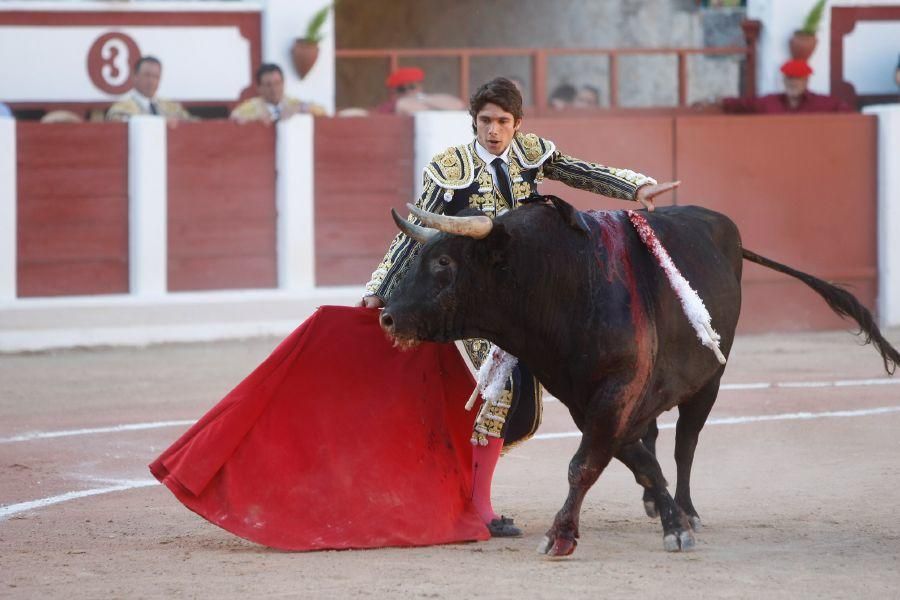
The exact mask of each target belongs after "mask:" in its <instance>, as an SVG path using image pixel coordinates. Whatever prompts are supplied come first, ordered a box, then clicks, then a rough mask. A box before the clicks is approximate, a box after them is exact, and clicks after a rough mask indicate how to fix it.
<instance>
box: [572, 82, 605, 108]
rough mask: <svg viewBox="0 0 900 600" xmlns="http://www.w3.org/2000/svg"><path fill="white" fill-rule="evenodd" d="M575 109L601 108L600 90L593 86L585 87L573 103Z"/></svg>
mask: <svg viewBox="0 0 900 600" xmlns="http://www.w3.org/2000/svg"><path fill="white" fill-rule="evenodd" d="M572 105H573V106H574V107H575V108H597V107H599V106H600V90H598V89H597V88H595V87H594V86H592V85H583V86H581V87H580V88H579V89H578V93H577V94H575V100H574V101H573V102H572Z"/></svg>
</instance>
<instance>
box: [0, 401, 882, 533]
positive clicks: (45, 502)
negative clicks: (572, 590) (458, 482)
mask: <svg viewBox="0 0 900 600" xmlns="http://www.w3.org/2000/svg"><path fill="white" fill-rule="evenodd" d="M896 412H900V406H883V407H880V408H869V409H862V410H834V411H828V412H819V413H811V412H799V413H783V414H778V415H750V416H746V417H720V418H716V419H709V420H708V421H707V422H706V424H707V425H740V424H744V423H758V422H760V421H795V420H807V419H827V418H836V417H864V416H869V415H881V414H885V413H896ZM673 427H675V424H674V423H662V424H660V425H659V428H660V429H672V428H673ZM575 437H581V432H580V431H563V432H559V433H540V434H538V435H536V436H534V438H532V439H535V440H558V439H563V438H575ZM151 485H156V481H155V480H153V479H138V480H126V481H120V482H119V483H118V485H114V486H110V487H104V488H96V489H92V490H81V491H78V492H68V493H65V494H60V495H59V496H51V497H49V498H41V499H39V500H32V501H30V502H20V503H19V504H10V505H9V506H0V521H3V520H5V519H8V518H9V517H11V516H13V515H15V514H18V513H21V512H25V511H29V510H34V509H36V508H42V507H44V506H50V505H51V504H59V503H60V502H67V501H69V500H77V499H78V498H85V497H87V496H96V495H99V494H109V493H112V492H121V491H125V490H131V489H135V488H141V487H148V486H151Z"/></svg>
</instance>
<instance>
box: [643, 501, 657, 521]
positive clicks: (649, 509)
mask: <svg viewBox="0 0 900 600" xmlns="http://www.w3.org/2000/svg"><path fill="white" fill-rule="evenodd" d="M644 511H645V512H646V513H647V516H648V517H650V518H651V519H655V518H657V517H658V516H659V511H658V510H656V502H654V501H653V500H644Z"/></svg>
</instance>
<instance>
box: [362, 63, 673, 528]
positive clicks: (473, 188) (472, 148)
mask: <svg viewBox="0 0 900 600" xmlns="http://www.w3.org/2000/svg"><path fill="white" fill-rule="evenodd" d="M469 114H470V115H472V121H473V122H472V128H473V130H474V132H475V139H473V140H472V141H471V142H469V143H468V144H463V145H461V146H454V147H452V148H448V149H447V150H445V151H444V152H442V153H441V154H438V155H437V156H435V157H434V158H433V159H432V161H431V163H430V164H429V165H428V166H427V167H425V189H424V191H423V192H422V196H421V197H420V198H419V200H418V201H417V202H416V204H417V205H418V206H419V208H422V209H424V210H426V211H428V212H432V213H439V214H447V215H455V214H456V213H458V212H460V211H462V210H464V209H467V208H476V209H478V210H480V211H481V212H483V213H484V214H486V215H487V216H489V217H491V218H494V217H496V216H498V215H501V214H503V213H504V212H506V211H508V210H514V209H516V208H518V207H519V206H520V205H521V203H522V202H523V201H525V200H526V199H527V198H529V197H530V196H532V195H536V194H537V184H538V183H540V182H541V181H542V180H543V179H544V177H548V178H550V179H554V180H557V181H561V182H562V183H565V184H566V185H569V186H571V187H574V188H578V189H582V190H588V191H591V192H595V193H597V194H601V195H603V196H608V197H610V198H618V199H621V200H633V201H636V202H640V203H641V204H642V205H644V206H645V207H646V208H647V209H648V210H653V199H654V198H655V197H656V196H658V195H660V194H662V193H665V192H668V191H670V190H672V189H673V188H675V187H676V186H677V185H678V183H677V182H672V183H663V184H657V183H656V180H655V179H652V178H650V177H647V176H645V175H641V174H640V173H636V172H634V171H631V170H628V169H617V168H614V167H606V166H603V165H599V164H595V163H590V162H587V161H583V160H580V159H577V158H573V157H571V156H566V155H565V154H562V153H561V152H559V151H558V150H557V149H556V145H555V144H554V143H553V142H551V141H550V140H546V139H543V138H540V137H538V136H537V135H535V134H533V133H528V134H526V133H522V132H520V131H519V128H520V126H521V124H522V114H523V112H522V94H521V93H520V92H519V91H518V89H517V88H516V86H515V84H514V83H513V82H512V81H510V80H509V79H506V78H504V77H498V78H496V79H494V80H492V81H489V82H488V83H486V84H484V85H483V86H481V88H479V89H478V91H477V92H475V95H474V96H472V99H471V102H470V104H469ZM418 248H419V243H418V242H417V241H415V240H413V239H412V238H409V237H408V236H406V235H405V234H404V233H400V234H398V235H397V237H395V238H394V241H393V242H392V243H391V245H390V247H389V248H388V251H387V254H385V257H384V259H383V260H382V261H381V263H380V264H379V265H378V267H377V268H376V269H375V272H374V273H372V279H371V281H369V283H368V284H367V285H366V291H367V293H366V295H365V296H364V297H363V299H362V301H361V302H360V305H361V306H367V307H370V308H378V307H381V306H384V301H385V300H386V299H387V298H389V297H390V295H391V294H392V293H393V292H394V290H395V289H396V286H397V283H398V282H399V281H400V280H401V279H402V278H403V276H404V275H405V274H406V272H407V271H408V269H409V266H410V262H411V260H412V258H413V257H414V256H415V255H416V254H417V253H418ZM485 301H486V302H489V301H490V299H489V298H486V299H485ZM463 345H464V346H465V348H466V353H467V354H468V355H469V358H470V359H471V361H472V363H473V365H474V366H475V368H476V369H477V368H479V367H480V366H481V364H482V362H484V360H485V359H486V358H487V355H488V352H489V351H490V344H489V343H488V342H487V341H486V340H464V341H463ZM540 418H541V388H540V383H539V382H538V381H537V380H536V379H535V378H534V376H533V375H532V374H531V373H530V371H529V370H528V368H527V366H526V365H523V364H521V363H519V365H518V366H517V367H516V369H515V370H514V371H513V375H512V376H511V377H510V379H509V382H508V383H507V386H506V389H505V390H504V392H503V393H502V394H501V397H500V402H499V403H498V407H491V409H490V410H488V411H487V412H486V413H485V414H484V415H483V416H482V417H480V418H479V419H478V420H477V421H476V422H475V428H474V432H473V434H472V442H473V444H475V447H474V450H473V454H472V460H473V478H474V481H473V486H472V487H473V492H472V503H473V504H474V506H475V508H476V510H477V511H478V513H479V515H480V516H481V518H482V520H483V521H484V522H485V524H486V525H487V526H488V529H489V530H490V532H491V535H493V536H495V537H510V536H518V535H521V533H522V532H521V530H520V529H519V528H518V527H516V526H515V524H514V523H513V520H512V519H509V518H507V517H504V516H500V515H497V513H495V512H494V509H493V507H492V505H491V479H492V477H493V473H494V467H495V466H496V464H497V459H498V458H499V457H500V450H501V449H502V447H503V446H504V444H505V445H506V446H511V445H513V444H516V443H519V442H522V441H524V440H526V439H528V438H530V437H531V436H532V435H533V434H534V432H535V430H536V429H537V427H538V425H539V424H540Z"/></svg>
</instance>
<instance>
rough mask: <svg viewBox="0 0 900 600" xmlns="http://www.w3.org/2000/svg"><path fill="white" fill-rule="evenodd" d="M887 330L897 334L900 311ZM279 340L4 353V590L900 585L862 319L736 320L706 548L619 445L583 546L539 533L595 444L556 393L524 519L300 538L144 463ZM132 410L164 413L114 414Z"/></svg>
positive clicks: (879, 379) (880, 593)
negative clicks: (251, 525) (332, 541)
mask: <svg viewBox="0 0 900 600" xmlns="http://www.w3.org/2000/svg"><path fill="white" fill-rule="evenodd" d="M888 337H889V338H890V339H891V340H892V341H893V342H894V344H895V345H898V344H900V330H896V329H895V330H893V331H891V332H890V334H889V336H888ZM276 342H277V340H274V339H263V340H252V341H245V342H228V343H217V344H198V345H177V346H174V345H173V346H156V347H151V348H147V349H101V350H75V351H65V352H54V353H46V354H31V355H13V356H0V381H2V387H0V597H4V598H5V597H10V598H36V597H41V598H66V599H67V600H75V599H78V598H148V597H157V598H171V597H200V598H205V597H227V598H237V597H245V598H246V597H250V598H263V597H265V598H269V597H281V596H285V597H302V598H347V597H371V598H384V597H396V598H419V597H421V598H479V597H484V598H491V599H496V598H516V599H517V600H521V599H523V598H585V597H591V598H605V597H612V596H613V595H615V596H616V597H623V598H628V597H639V598H661V597H666V598H670V599H671V598H791V599H796V598H853V597H855V598H889V597H897V594H898V590H900V517H898V515H897V512H896V508H897V507H898V506H900V375H898V376H897V377H896V378H894V379H888V378H887V377H886V375H885V373H884V371H883V370H882V363H881V359H880V357H879V356H878V355H877V354H876V353H875V352H874V350H873V349H871V348H869V347H860V346H859V345H858V343H857V341H856V340H855V339H854V338H853V337H851V335H850V334H847V333H843V332H833V333H818V334H802V335H779V336H754V337H742V338H739V340H738V342H737V345H736V346H735V351H734V353H733V354H732V357H731V361H730V363H731V364H730V365H729V368H728V370H727V371H726V376H725V383H726V387H725V389H724V390H723V391H722V392H721V393H720V396H719V401H718V404H717V405H716V408H715V409H714V410H713V413H712V416H711V422H710V424H709V425H708V426H707V428H706V429H705V430H704V433H703V435H702V436H701V440H700V445H699V448H698V451H697V458H696V462H695V467H694V477H693V491H694V493H693V497H694V502H695V504H696V505H697V508H698V510H699V512H700V514H701V516H702V517H703V521H704V528H703V530H702V531H700V532H699V533H698V534H697V540H698V544H697V548H696V550H694V551H692V552H687V553H683V554H669V553H666V552H664V551H663V549H662V535H661V528H660V525H659V522H658V521H656V520H651V519H649V518H648V517H646V516H645V515H644V511H643V507H642V504H641V501H640V498H641V491H640V490H639V488H638V487H637V485H636V484H635V483H634V480H633V478H632V477H631V474H630V473H628V472H627V471H626V469H625V468H624V467H623V466H622V465H620V464H619V463H614V464H612V465H611V466H610V468H609V469H607V471H606V472H605V473H604V475H603V476H602V477H601V479H600V481H599V482H598V484H597V485H596V486H595V487H594V488H593V489H592V490H591V492H590V494H589V495H588V498H587V500H586V502H585V508H584V511H583V513H582V518H581V535H582V537H581V541H580V544H579V546H578V549H577V550H576V553H575V555H574V556H572V557H571V558H569V559H565V560H548V559H546V558H544V557H542V556H539V555H538V554H536V553H535V548H536V547H537V545H538V542H539V540H540V539H541V538H542V537H543V535H544V532H545V530H546V529H547V527H549V525H550V523H551V520H552V518H553V515H554V514H555V513H556V511H557V510H558V508H559V507H560V505H561V503H562V501H563V498H564V497H565V494H566V489H567V485H566V466H567V464H568V461H569V458H570V457H571V455H572V453H573V452H574V450H575V447H576V445H577V438H576V437H573V436H569V437H552V436H551V437H549V438H548V437H542V436H547V434H553V433H565V432H573V431H574V429H575V428H574V426H573V424H572V422H571V419H570V418H569V416H568V413H567V411H566V409H565V407H563V406H562V405H561V404H560V403H559V402H548V403H547V404H546V406H545V419H544V424H543V426H542V427H541V430H540V432H539V436H538V438H536V439H534V440H532V441H530V442H529V443H527V444H525V445H524V446H522V447H520V448H518V449H517V450H515V451H513V452H512V453H511V454H510V455H509V456H507V457H506V458H504V459H502V460H501V463H500V466H499V468H498V474H497V477H496V480H495V506H496V507H497V508H498V510H502V511H503V512H504V513H505V514H507V515H512V516H514V517H515V519H516V522H517V523H519V524H521V525H522V526H523V527H524V529H525V537H524V538H521V539H513V540H508V539H507V540H491V541H488V542H483V543H476V544H457V545H450V546H442V547H430V548H416V549H386V550H369V551H349V552H318V553H283V552H277V551H272V550H269V549H266V548H263V547H260V546H257V545H254V544H252V543H249V542H245V541H243V540H241V539H238V538H235V537H233V536H231V535H230V534H228V533H226V532H224V531H222V530H219V529H218V528H216V527H214V526H212V525H210V524H208V523H207V522H206V521H203V520H202V519H200V518H199V517H197V516H196V515H194V514H193V513H191V512H189V511H188V510H187V509H185V508H184V507H183V506H182V505H181V504H180V503H179V502H178V501H177V500H176V499H175V498H174V497H173V496H172V495H171V494H170V493H169V492H168V491H167V490H166V489H164V488H163V487H162V486H160V485H156V484H155V482H154V481H152V480H151V478H150V474H149V472H148V471H147V469H146V465H147V463H149V462H150V461H151V460H152V459H153V458H154V457H155V456H156V455H157V454H158V453H159V452H160V451H161V450H162V449H164V448H165V447H167V446H168V445H169V444H170V443H171V442H172V441H174V440H175V439H176V438H177V437H178V435H180V433H181V432H182V431H184V430H185V429H186V428H187V425H186V423H187V422H188V421H190V420H193V419H196V418H197V417H199V416H200V415H201V414H203V413H204V412H205V411H206V410H207V409H208V408H209V407H210V406H212V405H213V404H214V403H215V402H216V401H218V399H219V398H221V397H222V396H223V395H224V394H225V393H226V392H227V391H228V390H229V389H230V388H231V387H232V386H233V385H234V384H235V383H237V382H238V381H239V380H240V379H242V378H243V377H244V375H246V374H247V373H248V372H249V371H250V370H251V369H252V368H253V367H255V366H256V364H258V363H259V362H260V361H261V360H262V359H263V358H264V357H265V356H266V355H267V354H268V352H269V351H270V350H271V349H272V348H273V347H274V345H275V344H276ZM800 383H802V385H798V384H800ZM748 384H773V385H769V386H763V385H759V386H753V385H748ZM774 384H779V385H774ZM784 384H789V385H784ZM672 417H673V415H671V414H669V415H665V416H664V419H663V421H662V422H663V423H671V420H672ZM131 424H145V425H143V427H145V428H142V429H137V428H135V429H120V430H114V431H110V430H109V428H113V427H115V426H119V425H131ZM98 428H99V429H100V431H90V430H92V429H98ZM104 428H105V429H104ZM76 430H79V431H76ZM59 432H62V433H64V434H65V435H56V433H59ZM673 439H674V435H673V431H672V430H671V429H664V430H663V431H662V432H661V435H660V444H659V453H660V456H661V457H663V468H664V471H665V472H666V474H667V475H668V477H669V479H670V481H673V482H674V474H675V468H674V461H673V460H672V459H671V455H672V445H673ZM79 496H80V497H79ZM29 503H31V504H29ZM409 517H410V518H411V519H415V514H410V515H409Z"/></svg>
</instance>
